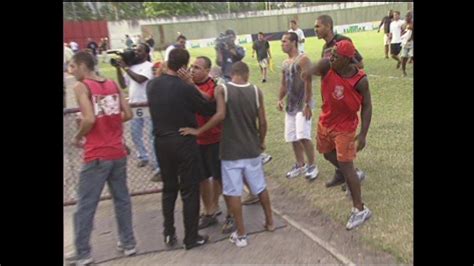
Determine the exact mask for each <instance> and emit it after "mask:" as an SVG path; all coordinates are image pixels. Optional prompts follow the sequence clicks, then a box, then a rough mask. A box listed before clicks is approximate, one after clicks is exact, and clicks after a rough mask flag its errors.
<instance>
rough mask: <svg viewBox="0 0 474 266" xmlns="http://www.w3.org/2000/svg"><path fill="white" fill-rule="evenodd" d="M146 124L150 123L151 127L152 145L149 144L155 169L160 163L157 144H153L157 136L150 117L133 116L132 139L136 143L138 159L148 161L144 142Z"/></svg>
mask: <svg viewBox="0 0 474 266" xmlns="http://www.w3.org/2000/svg"><path fill="white" fill-rule="evenodd" d="M145 124H148V126H149V127H150V131H149V132H150V138H149V139H150V145H149V146H148V147H149V150H150V157H151V160H150V164H151V166H152V167H153V168H154V169H156V168H159V167H160V165H159V163H158V160H157V159H156V155H155V148H154V147H155V145H153V141H154V139H155V138H154V136H153V134H152V129H153V127H152V125H151V118H150V117H138V118H133V119H132V121H130V132H131V134H132V141H133V143H134V144H135V148H136V149H137V153H138V160H140V161H148V160H149V158H148V153H147V149H146V148H145V144H144V142H143V128H144V127H145Z"/></svg>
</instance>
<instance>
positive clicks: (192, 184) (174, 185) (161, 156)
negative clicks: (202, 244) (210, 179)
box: [155, 136, 203, 245]
mask: <svg viewBox="0 0 474 266" xmlns="http://www.w3.org/2000/svg"><path fill="white" fill-rule="evenodd" d="M155 151H156V154H158V161H159V162H160V168H161V175H162V179H163V192H162V209H163V217H164V223H163V225H164V231H163V233H164V235H165V236H166V235H172V234H174V233H175V231H176V228H175V227H174V208H175V203H176V198H177V197H178V192H179V193H181V200H182V201H183V222H184V243H185V244H187V245H188V244H192V243H194V242H196V240H197V236H198V224H199V204H200V200H199V182H200V181H201V180H202V176H203V174H202V168H201V166H200V164H201V161H200V156H199V148H198V145H197V143H196V138H195V137H191V136H188V137H181V136H173V137H159V138H155Z"/></svg>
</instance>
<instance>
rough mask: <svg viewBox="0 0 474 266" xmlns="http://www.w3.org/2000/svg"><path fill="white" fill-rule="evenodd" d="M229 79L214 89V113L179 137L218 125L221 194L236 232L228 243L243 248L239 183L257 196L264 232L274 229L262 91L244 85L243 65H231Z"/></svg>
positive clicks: (245, 235)
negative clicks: (265, 168)
mask: <svg viewBox="0 0 474 266" xmlns="http://www.w3.org/2000/svg"><path fill="white" fill-rule="evenodd" d="M231 78H232V80H231V81H230V82H228V83H225V84H222V85H219V86H218V87H217V88H216V94H215V98H216V103H217V112H216V113H215V114H214V115H213V116H212V118H211V119H210V120H209V121H208V122H207V123H206V124H205V125H204V126H202V127H200V128H198V129H194V128H181V129H180V132H181V134H182V135H188V134H192V135H199V134H201V133H202V132H205V131H207V130H209V129H210V128H213V127H215V126H216V125H217V124H219V123H220V122H222V124H223V130H222V138H221V142H220V159H221V168H222V184H223V194H224V196H225V198H226V201H227V203H228V206H229V207H230V212H231V213H232V215H233V216H234V219H235V224H236V226H237V230H236V231H234V232H233V233H232V234H231V235H230V241H231V242H232V243H234V244H235V245H236V246H238V247H245V246H247V234H246V232H245V227H244V221H243V215H242V203H241V201H240V196H241V195H242V191H243V184H244V182H243V180H244V178H245V180H246V181H247V183H248V185H249V188H250V190H251V193H253V194H255V195H258V197H259V199H260V202H261V203H262V207H263V211H264V213H265V229H266V230H268V231H273V230H275V227H274V224H273V217H272V210H271V204H270V196H269V193H268V191H267V188H266V182H265V176H264V173H263V165H262V160H261V158H260V153H261V152H262V151H263V150H265V136H266V134H267V121H266V117H265V108H264V104H263V94H262V91H261V90H260V89H259V88H257V87H256V86H255V85H252V84H250V83H249V82H248V78H249V68H248V66H247V64H245V63H243V62H236V63H234V64H233V65H232V70H231Z"/></svg>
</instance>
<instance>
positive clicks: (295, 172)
mask: <svg viewBox="0 0 474 266" xmlns="http://www.w3.org/2000/svg"><path fill="white" fill-rule="evenodd" d="M306 169H307V167H306V164H303V166H301V167H298V164H295V165H293V167H292V168H291V170H290V171H289V172H288V173H287V174H286V177H287V178H295V177H298V176H299V175H301V174H304V173H306Z"/></svg>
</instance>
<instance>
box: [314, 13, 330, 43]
mask: <svg viewBox="0 0 474 266" xmlns="http://www.w3.org/2000/svg"><path fill="white" fill-rule="evenodd" d="M333 25H334V24H333V21H332V18H331V17H330V16H328V15H321V16H319V17H318V18H317V19H316V21H315V22H314V33H315V34H316V36H317V37H318V39H324V38H326V37H327V36H328V35H329V34H330V33H332V31H333Z"/></svg>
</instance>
